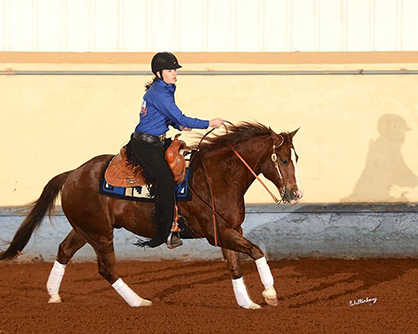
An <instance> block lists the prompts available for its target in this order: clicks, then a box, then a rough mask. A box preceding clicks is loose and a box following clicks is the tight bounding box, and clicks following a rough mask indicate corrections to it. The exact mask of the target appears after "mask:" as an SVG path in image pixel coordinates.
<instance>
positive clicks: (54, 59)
mask: <svg viewBox="0 0 418 334" xmlns="http://www.w3.org/2000/svg"><path fill="white" fill-rule="evenodd" d="M153 55H154V53H152V52H124V53H121V52H94V53H93V52H90V53H89V52H87V53H86V52H79V53H77V52H0V63H22V64H25V63H33V64H147V65H148V64H149V63H150V59H151V58H152V56H153ZM176 55H177V57H178V58H179V59H181V62H182V63H187V64H196V63H204V64H206V63H209V64H210V63H212V64H217V63H221V64H222V63H229V64H230V63H237V64H393V63H395V64H402V63H409V64H415V63H417V62H418V52H414V51H411V52H395V51H394V52H178V53H176Z"/></svg>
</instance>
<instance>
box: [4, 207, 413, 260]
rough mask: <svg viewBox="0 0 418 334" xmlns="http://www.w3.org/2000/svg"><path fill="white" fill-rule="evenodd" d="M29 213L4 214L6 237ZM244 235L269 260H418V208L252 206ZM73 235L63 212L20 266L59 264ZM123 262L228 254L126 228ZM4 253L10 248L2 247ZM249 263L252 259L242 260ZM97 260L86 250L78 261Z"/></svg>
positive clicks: (202, 243) (36, 238) (118, 250)
mask: <svg viewBox="0 0 418 334" xmlns="http://www.w3.org/2000/svg"><path fill="white" fill-rule="evenodd" d="M26 214H27V212H26V211H24V210H23V211H22V209H10V208H8V209H5V208H3V209H1V210H0V236H1V239H2V240H11V239H12V237H13V235H14V233H15V232H16V230H17V228H18V226H19V224H20V223H21V222H22V220H23V219H24V217H25V216H26ZM242 226H243V229H244V236H245V237H246V238H248V239H249V240H250V241H251V242H253V243H254V244H256V245H258V246H259V247H260V248H261V249H262V250H263V251H264V253H265V254H266V256H267V258H268V259H300V258H306V257H311V258H329V257H332V258H344V259H358V258H388V257H396V258H416V257H418V205H416V204H397V205H389V204H386V205H384V204H383V205H352V204H350V205H348V204H334V205H322V206H319V205H296V206H289V205H283V206H271V205H249V206H248V207H247V212H246V218H245V221H244V224H243V225H242ZM70 230H71V227H70V225H69V223H68V222H67V220H66V218H65V216H64V215H63V213H62V211H61V210H58V213H57V215H56V216H55V217H53V218H52V223H51V221H49V219H45V221H44V222H43V224H42V225H41V227H40V228H39V229H38V230H37V231H36V232H35V233H34V235H33V236H32V238H31V240H30V242H29V244H28V245H27V247H26V248H25V249H24V250H23V254H22V255H21V256H19V257H18V259H17V260H16V261H17V262H37V261H38V262H44V261H45V262H53V261H54V259H55V256H56V254H57V251H58V245H59V243H60V242H62V241H63V240H64V238H65V237H66V235H67V234H68V233H69V231H70ZM114 238H115V239H114V242H115V254H116V258H117V260H119V261H120V260H141V261H153V260H170V259H180V260H185V261H188V260H196V259H203V260H220V259H222V252H221V250H220V249H219V248H215V247H213V246H211V245H210V244H209V243H208V242H207V241H206V239H197V240H184V245H183V246H182V247H179V248H177V249H175V250H169V249H167V248H166V247H165V246H164V245H163V246H160V247H158V248H156V249H142V248H138V247H136V246H134V245H133V243H135V241H136V240H137V239H136V236H135V235H134V234H132V233H130V232H128V231H126V230H124V229H120V230H115V232H114ZM2 249H4V247H2ZM241 258H243V259H248V258H247V257H246V256H241ZM94 260H95V253H94V252H93V249H92V248H91V247H90V246H89V245H86V246H84V248H82V249H81V250H80V251H79V252H77V254H76V255H75V256H74V258H73V260H72V261H76V262H90V261H94Z"/></svg>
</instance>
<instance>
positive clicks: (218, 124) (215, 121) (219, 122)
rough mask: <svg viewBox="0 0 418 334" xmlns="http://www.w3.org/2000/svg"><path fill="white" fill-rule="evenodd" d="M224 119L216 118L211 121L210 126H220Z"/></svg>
mask: <svg viewBox="0 0 418 334" xmlns="http://www.w3.org/2000/svg"><path fill="white" fill-rule="evenodd" d="M224 122H225V121H224V120H223V119H222V118H214V119H211V120H210V121H209V127H210V128H215V129H217V128H219V127H220V126H221V125H222V124H224Z"/></svg>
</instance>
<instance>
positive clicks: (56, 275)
mask: <svg viewBox="0 0 418 334" xmlns="http://www.w3.org/2000/svg"><path fill="white" fill-rule="evenodd" d="M65 267H66V265H65V264H61V263H59V262H58V261H55V262H54V266H53V267H52V269H51V273H50V274H49V278H48V282H47V283H46V288H47V290H48V293H49V295H50V296H51V297H52V296H56V295H58V292H59V290H60V285H61V281H62V278H63V277H64V274H65ZM58 298H59V296H58Z"/></svg>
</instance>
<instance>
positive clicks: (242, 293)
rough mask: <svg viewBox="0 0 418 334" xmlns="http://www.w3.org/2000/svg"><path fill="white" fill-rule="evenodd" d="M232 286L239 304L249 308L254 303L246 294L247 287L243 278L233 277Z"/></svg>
mask: <svg viewBox="0 0 418 334" xmlns="http://www.w3.org/2000/svg"><path fill="white" fill-rule="evenodd" d="M232 286H233V288H234V293H235V298H236V300H237V303H238V305H239V306H241V307H243V308H250V306H251V304H254V303H253V302H252V300H251V299H250V296H248V292H247V288H246V287H245V284H244V280H243V278H242V277H241V278H238V279H233V280H232Z"/></svg>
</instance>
